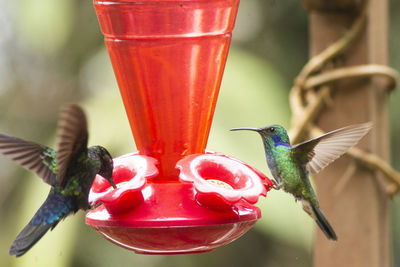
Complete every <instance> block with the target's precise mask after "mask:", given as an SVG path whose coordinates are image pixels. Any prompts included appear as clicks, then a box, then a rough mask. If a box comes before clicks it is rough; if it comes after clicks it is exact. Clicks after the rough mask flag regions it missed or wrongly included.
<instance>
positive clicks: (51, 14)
mask: <svg viewBox="0 0 400 267" xmlns="http://www.w3.org/2000/svg"><path fill="white" fill-rule="evenodd" d="M390 4H391V7H390V60H391V62H390V64H391V66H392V67H394V68H396V69H397V70H399V69H400V35H399V34H398V33H399V32H400V1H396V0H391V1H390ZM306 15H307V14H306V12H305V11H304V9H303V8H302V6H301V5H300V1H298V0H287V1H278V0H243V1H242V2H241V5H240V9H239V14H238V18H237V22H236V28H235V31H234V33H233V35H234V37H233V43H232V46H231V50H230V54H229V57H228V61H227V65H226V70H225V74H224V78H223V83H222V88H221V92H220V97H219V100H218V104H217V108H216V112H215V117H214V122H213V125H212V130H211V134H210V139H209V144H208V148H209V149H212V150H215V151H221V152H224V153H226V154H228V155H232V156H235V157H237V158H240V159H242V160H244V161H245V162H247V163H250V164H251V165H253V166H255V167H257V168H258V169H260V170H262V171H263V172H265V173H267V174H269V172H268V170H267V166H266V164H265V159H264V152H263V148H262V146H261V141H260V139H259V137H258V136H255V135H252V134H233V133H230V132H229V131H228V129H230V128H233V127H241V126H255V127H258V126H264V125H267V124H271V123H279V124H282V125H284V126H286V127H288V126H289V118H290V110H289V104H288V99H287V96H288V92H289V89H290V87H291V85H292V81H293V78H294V77H295V76H296V74H297V73H298V72H299V71H300V69H301V67H302V66H303V65H304V63H305V62H306V61H307V58H308V43H307V42H308V40H307V38H308V30H307V27H308V26H307V16H306ZM0 81H1V82H0V131H1V132H4V133H8V134H10V135H14V136H18V137H21V138H24V139H27V140H32V141H36V142H39V143H42V144H45V145H48V146H54V142H55V127H56V122H57V116H58V109H59V107H60V105H61V104H62V103H65V102H76V103H80V104H81V105H83V106H84V107H85V109H86V111H87V113H88V119H89V132H90V140H89V143H90V145H94V144H102V145H104V146H106V147H107V148H109V150H110V152H111V154H112V155H114V156H117V155H121V154H124V153H128V152H131V151H135V150H136V148H135V145H134V142H133V138H132V134H131V132H130V129H129V125H128V121H127V118H126V116H125V111H124V109H123V106H122V101H121V99H120V96H119V92H118V89H117V85H116V81H115V78H114V74H113V72H112V68H111V64H110V61H109V58H108V54H107V52H106V49H105V45H104V43H103V36H102V35H101V33H100V30H99V26H98V23H97V18H96V15H95V12H94V9H93V6H92V1H82V0H15V1H6V0H0ZM399 101H400V93H399V92H398V91H394V93H392V95H391V96H390V103H391V105H390V112H391V133H390V135H391V136H392V161H393V164H394V166H395V167H396V168H397V169H398V170H400V140H399V139H396V138H394V137H396V136H399V134H400V120H399V119H398V118H400V108H399V106H398V103H400V102H399ZM250 103H251V104H250ZM238 111H242V112H238ZM233 114H235V115H233ZM115 136H118V138H115ZM121 140H125V142H121ZM0 170H1V174H0V266H54V267H62V266H77V267H79V266H98V267H102V266H142V267H150V266H167V267H168V266H177V267H179V266H185V267H191V266H232V267H234V266H300V267H301V266H310V265H311V261H312V240H313V237H314V231H315V229H314V224H313V222H312V220H311V219H310V218H308V216H307V215H306V214H305V213H304V212H303V211H302V210H301V209H300V208H299V206H298V204H296V203H295V201H294V200H293V198H292V197H291V196H289V195H287V194H285V193H283V192H271V193H270V194H269V195H268V197H267V198H266V199H262V200H260V202H259V204H258V205H259V207H260V208H261V209H262V214H263V218H262V219H261V220H259V221H258V222H257V224H256V226H255V227H254V228H253V229H252V230H251V231H250V232H249V233H247V234H246V235H244V236H243V237H241V238H240V239H239V240H237V241H235V242H233V243H232V244H229V245H227V246H224V247H222V248H219V249H217V250H216V251H214V252H211V253H205V254H197V255H196V254H195V255H180V256H143V255H137V254H134V253H133V252H130V251H128V250H124V249H121V248H119V247H117V246H115V245H113V244H111V243H110V242H107V241H106V240H105V239H103V238H102V237H100V236H99V235H98V234H97V233H96V232H95V231H94V230H93V229H92V228H91V227H89V226H87V225H85V223H84V220H85V218H84V216H85V214H84V212H79V213H78V214H76V216H72V217H68V218H67V219H66V220H65V221H63V222H62V223H60V224H59V225H58V226H57V227H56V228H55V229H54V230H53V231H51V232H49V233H47V234H46V236H45V237H44V238H42V240H41V241H40V242H38V243H37V245H36V246H35V247H33V248H32V249H31V250H30V251H29V252H28V253H27V254H26V255H25V256H23V257H22V258H19V259H15V258H14V257H10V256H9V255H8V250H9V246H10V244H11V243H12V241H13V240H14V238H15V237H16V235H17V234H18V232H19V231H20V230H21V229H22V228H23V226H24V225H25V224H26V223H27V222H28V221H29V220H30V219H31V217H32V216H33V214H34V212H35V211H36V209H37V208H38V207H39V206H40V205H41V203H42V202H43V201H44V199H45V197H46V196H47V193H48V190H49V188H48V186H47V185H46V184H44V183H43V182H42V181H41V180H40V179H38V178H36V177H34V176H33V175H31V174H30V173H29V172H27V171H25V170H24V169H22V168H20V167H19V166H17V165H16V164H14V163H13V162H11V161H9V160H7V159H6V158H4V157H2V156H0ZM392 208H393V227H392V229H393V245H394V249H393V251H394V253H393V254H394V266H400V255H399V253H398V252H399V251H400V196H397V197H395V198H394V202H393V207H392Z"/></svg>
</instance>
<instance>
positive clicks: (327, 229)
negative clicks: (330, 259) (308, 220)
mask: <svg viewBox="0 0 400 267" xmlns="http://www.w3.org/2000/svg"><path fill="white" fill-rule="evenodd" d="M312 209H313V212H314V214H315V221H316V222H317V224H318V226H319V228H320V229H321V230H322V232H324V234H325V235H326V237H327V238H328V239H330V240H335V241H336V240H337V236H336V233H335V231H334V230H333V228H332V226H331V225H330V224H329V222H328V220H327V219H326V218H325V216H324V214H323V213H322V211H321V209H320V208H318V207H314V205H312Z"/></svg>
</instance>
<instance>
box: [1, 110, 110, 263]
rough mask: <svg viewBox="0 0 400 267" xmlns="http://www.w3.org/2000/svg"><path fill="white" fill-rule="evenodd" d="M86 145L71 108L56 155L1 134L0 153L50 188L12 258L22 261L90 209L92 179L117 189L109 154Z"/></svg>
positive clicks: (81, 119) (63, 115) (80, 117)
mask: <svg viewBox="0 0 400 267" xmlns="http://www.w3.org/2000/svg"><path fill="white" fill-rule="evenodd" d="M87 142H88V131H87V122H86V116H85V113H84V112H83V110H82V109H81V108H80V107H79V106H78V105H74V104H67V105H64V106H62V108H61V112H60V119H59V122H58V127H57V151H55V150H53V149H51V148H49V147H46V146H43V145H40V144H36V143H34V142H29V141H25V140H22V139H19V138H16V137H12V136H8V135H5V134H1V133H0V153H1V154H3V155H5V156H7V157H9V158H10V159H12V160H14V161H16V162H17V163H19V164H20V165H21V166H22V167H24V168H26V169H28V170H31V171H33V172H34V173H36V174H37V175H38V176H39V177H40V178H42V179H43V181H44V182H45V183H47V184H49V185H50V186H51V188H50V192H49V194H48V196H47V198H46V200H45V201H44V203H43V204H42V205H41V206H40V208H39V209H38V210H37V212H36V213H35V215H34V216H33V217H32V219H31V220H30V221H29V223H28V224H27V225H26V226H25V228H24V229H22V231H21V232H20V233H19V234H18V236H17V237H16V239H15V241H14V242H13V243H12V245H11V248H10V251H9V253H10V255H16V256H17V257H19V256H22V255H23V254H25V253H26V252H27V251H28V250H29V249H30V248H31V247H32V246H33V245H35V244H36V242H38V241H39V240H40V238H41V237H42V236H43V235H44V234H45V233H46V232H47V231H48V230H49V229H51V230H52V229H53V228H54V227H55V226H56V225H57V224H58V223H59V221H60V220H62V219H64V218H65V217H67V216H68V215H70V214H74V213H76V212H77V211H78V210H80V209H82V210H87V209H89V208H90V205H89V202H88V195H89V190H90V187H91V186H92V183H93V181H94V178H95V177H96V174H99V175H101V176H103V177H104V178H105V179H107V181H108V182H110V184H111V185H112V186H113V187H114V188H115V187H116V186H115V183H114V181H113V179H112V171H113V160H112V157H111V155H110V153H108V151H107V150H106V149H105V148H104V147H101V146H92V147H89V148H88V147H87Z"/></svg>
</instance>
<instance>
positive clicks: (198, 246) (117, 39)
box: [86, 0, 272, 254]
mask: <svg viewBox="0 0 400 267" xmlns="http://www.w3.org/2000/svg"><path fill="white" fill-rule="evenodd" d="M94 5H95V9H96V13H97V16H98V19H99V23H100V26H101V29H102V32H103V34H104V36H105V42H106V45H107V48H108V52H109V55H110V58H111V62H112V65H113V68H114V72H115V75H116V78H117V81H118V85H119V88H120V92H121V95H122V99H123V101H124V105H125V109H126V112H127V115H128V118H129V123H130V125H131V129H132V132H133V136H134V138H135V142H136V146H137V148H138V152H136V153H132V154H128V155H124V156H121V157H119V158H115V159H114V173H113V177H114V181H115V182H116V183H117V189H113V188H112V187H111V186H110V185H109V184H108V182H107V181H105V179H103V178H102V177H101V176H97V177H96V179H95V182H94V184H93V186H92V189H91V192H90V196H89V201H90V202H91V204H96V203H102V205H100V206H99V207H98V208H96V209H94V210H92V211H90V212H89V213H88V214H87V216H86V223H87V224H89V225H91V226H92V227H93V228H94V229H95V230H96V231H97V232H99V233H100V234H101V235H103V236H104V237H105V238H107V239H108V240H110V241H111V242H113V243H115V244H117V245H119V246H122V247H125V248H127V249H131V250H133V251H135V252H137V253H146V254H178V253H195V252H205V251H210V250H213V249H215V248H216V247H218V246H221V245H224V244H226V243H229V242H231V241H233V240H235V239H236V238H238V237H240V236H241V235H242V234H244V233H245V232H246V231H247V230H249V229H250V228H251V227H252V226H253V225H254V223H255V222H256V221H257V220H258V219H259V218H260V217H261V212H260V210H259V208H257V207H256V206H254V205H253V204H255V203H256V202H257V201H258V198H259V196H261V195H263V196H265V195H266V193H267V191H268V190H269V189H270V187H271V186H272V183H271V181H270V180H269V179H268V178H267V177H265V176H264V175H263V174H262V173H261V172H259V171H258V170H256V169H254V168H252V167H251V166H249V165H247V164H245V163H243V162H242V161H240V160H237V159H233V158H231V157H228V156H226V155H223V154H220V153H216V152H210V151H205V147H206V144H207V139H208V135H209V131H210V127H211V121H212V117H213V113H214V109H215V104H216V101H217V97H218V92H219V87H220V84H221V79H222V74H223V70H224V67H225V62H226V57H227V54H228V50H229V45H230V41H231V32H232V29H233V26H234V23H235V18H236V13H237V9H238V5H239V0H181V1H176V0H158V1H156V0H140V1H136V0H113V1H94Z"/></svg>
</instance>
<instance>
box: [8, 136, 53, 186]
mask: <svg viewBox="0 0 400 267" xmlns="http://www.w3.org/2000/svg"><path fill="white" fill-rule="evenodd" d="M0 153H1V154H3V155H4V156H6V157H8V158H10V159H12V160H14V161H16V162H17V163H19V164H20V165H21V166H22V167H24V168H26V169H28V170H30V171H33V172H34V173H36V174H37V175H38V176H39V177H40V178H42V179H43V181H44V182H46V183H47V184H49V185H51V186H55V185H56V174H57V170H56V166H55V165H56V162H55V151H54V150H53V149H51V148H49V147H46V146H42V145H39V144H36V143H33V142H28V141H25V140H22V139H19V138H16V137H13V136H8V135H6V134H2V133H0Z"/></svg>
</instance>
